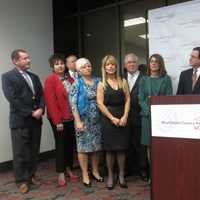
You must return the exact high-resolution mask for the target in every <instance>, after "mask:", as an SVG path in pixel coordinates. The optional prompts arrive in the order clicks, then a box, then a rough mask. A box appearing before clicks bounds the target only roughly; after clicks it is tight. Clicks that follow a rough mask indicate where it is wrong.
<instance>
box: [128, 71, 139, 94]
mask: <svg viewBox="0 0 200 200" xmlns="http://www.w3.org/2000/svg"><path fill="white" fill-rule="evenodd" d="M127 74H128V76H127V80H128V85H129V90H130V92H131V90H132V89H133V87H134V85H135V82H136V80H137V78H138V76H139V74H140V71H139V70H137V71H136V72H135V73H133V74H131V73H129V72H128V73H127Z"/></svg>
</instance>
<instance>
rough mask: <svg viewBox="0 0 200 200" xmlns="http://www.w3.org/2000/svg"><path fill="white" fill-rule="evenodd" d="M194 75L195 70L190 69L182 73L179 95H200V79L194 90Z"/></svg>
mask: <svg viewBox="0 0 200 200" xmlns="http://www.w3.org/2000/svg"><path fill="white" fill-rule="evenodd" d="M192 74H193V69H192V68H191V69H188V70H185V71H182V72H181V75H180V78H179V83H178V90H177V95H197V94H200V78H198V80H197V82H196V84H195V87H194V90H192Z"/></svg>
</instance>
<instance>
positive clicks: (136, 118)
mask: <svg viewBox="0 0 200 200" xmlns="http://www.w3.org/2000/svg"><path fill="white" fill-rule="evenodd" d="M127 76H128V74H127V73H125V74H124V78H125V79H126V80H127V79H128V78H127ZM142 76H144V75H143V73H142V72H141V71H140V74H139V76H138V78H137V80H136V82H135V84H134V86H133V88H132V90H131V92H130V96H131V103H130V112H129V118H130V120H131V122H132V123H135V124H138V123H139V122H140V109H141V108H140V105H139V101H138V92H139V83H140V80H141V78H142ZM127 81H128V80H127Z"/></svg>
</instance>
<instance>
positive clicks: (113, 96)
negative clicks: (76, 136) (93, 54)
mask: <svg viewBox="0 0 200 200" xmlns="http://www.w3.org/2000/svg"><path fill="white" fill-rule="evenodd" d="M118 72H119V70H118V65H117V61H116V59H115V57H114V56H112V55H107V56H105V57H104V58H103V60H102V82H100V83H99V85H98V88H97V103H98V106H99V109H100V111H101V112H102V119H101V123H102V124H101V125H102V134H103V149H104V150H105V151H106V163H107V168H108V181H107V188H108V189H113V187H114V182H113V164H114V158H115V155H116V157H117V163H118V168H119V174H118V178H119V185H120V187H123V188H126V187H127V184H126V182H125V179H124V163H125V150H126V149H127V148H128V139H129V138H128V130H127V126H126V125H127V119H128V113H129V108H130V94H129V90H128V84H127V82H126V80H125V79H121V78H120V76H119V74H118Z"/></svg>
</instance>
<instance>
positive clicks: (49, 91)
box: [44, 73, 74, 125]
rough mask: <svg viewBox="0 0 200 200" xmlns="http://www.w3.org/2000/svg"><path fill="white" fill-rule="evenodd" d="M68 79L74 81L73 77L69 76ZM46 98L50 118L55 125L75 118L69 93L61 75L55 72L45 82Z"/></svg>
mask: <svg viewBox="0 0 200 200" xmlns="http://www.w3.org/2000/svg"><path fill="white" fill-rule="evenodd" d="M68 81H69V82H70V83H73V82H74V80H73V78H71V77H69V78H68ZM44 99H45V104H46V107H47V115H48V118H50V120H51V121H52V122H53V124H54V125H56V124H59V123H62V122H63V121H64V120H70V119H73V116H72V112H71V108H70V104H69V99H68V93H67V91H66V89H65V88H64V85H63V83H62V81H61V80H60V78H59V76H58V75H57V74H55V73H53V74H51V75H49V76H48V77H47V79H46V81H45V83H44Z"/></svg>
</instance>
